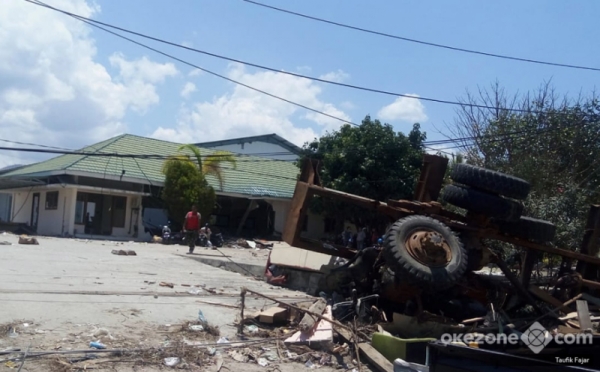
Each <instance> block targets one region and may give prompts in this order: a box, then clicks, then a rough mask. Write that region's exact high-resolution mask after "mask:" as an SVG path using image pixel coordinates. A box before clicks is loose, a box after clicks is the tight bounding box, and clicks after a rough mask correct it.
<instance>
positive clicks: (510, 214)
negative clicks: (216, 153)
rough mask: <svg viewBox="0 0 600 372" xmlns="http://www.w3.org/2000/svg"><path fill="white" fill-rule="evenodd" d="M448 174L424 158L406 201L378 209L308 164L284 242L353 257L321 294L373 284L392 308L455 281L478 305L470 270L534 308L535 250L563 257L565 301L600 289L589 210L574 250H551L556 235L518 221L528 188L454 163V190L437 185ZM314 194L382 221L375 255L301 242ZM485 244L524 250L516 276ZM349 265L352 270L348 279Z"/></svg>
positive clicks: (542, 225)
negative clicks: (497, 273) (492, 270)
mask: <svg viewBox="0 0 600 372" xmlns="http://www.w3.org/2000/svg"><path fill="white" fill-rule="evenodd" d="M447 167H448V159H446V158H444V157H440V156H435V155H425V156H424V161H423V167H422V170H421V175H420V178H419V181H418V184H417V187H416V191H415V196H414V200H413V201H411V200H388V201H387V202H385V203H384V202H381V201H376V200H372V199H368V198H363V197H360V196H357V195H351V194H347V193H344V192H340V191H337V190H332V189H328V188H324V187H322V185H321V183H320V179H319V175H318V163H317V162H316V161H314V160H306V161H305V163H304V164H303V169H302V172H301V175H300V178H299V180H298V182H297V185H296V190H295V193H294V197H293V200H292V207H291V209H290V212H289V215H288V219H287V222H286V228H285V231H284V234H283V237H284V240H285V241H286V242H287V243H288V244H290V245H291V246H294V247H298V248H302V249H306V250H310V251H315V252H319V253H324V254H329V255H332V256H338V257H343V258H347V259H350V260H351V264H349V265H347V266H346V267H344V270H341V271H342V272H340V270H337V271H338V274H339V275H337V276H336V275H333V274H335V273H330V274H329V275H328V276H327V280H326V282H325V283H324V284H323V285H322V289H323V290H327V289H333V288H334V287H336V288H337V287H339V286H343V284H344V283H345V282H347V281H348V280H351V281H353V282H354V283H353V286H356V285H358V286H359V287H360V284H357V282H362V284H363V287H362V288H358V289H359V290H361V289H362V292H363V293H365V292H372V291H371V286H372V282H373V280H375V282H378V284H379V285H380V286H381V287H382V288H379V289H378V290H380V291H381V293H382V297H384V298H387V299H389V300H391V301H393V302H399V303H405V302H407V300H409V299H411V298H415V299H416V300H417V302H418V303H419V305H421V297H423V296H421V295H422V294H424V293H437V294H439V295H440V296H443V295H444V294H448V295H450V294H451V291H449V289H451V288H452V287H456V286H459V287H460V286H461V283H462V284H463V285H462V287H464V288H469V290H467V291H466V292H469V291H470V293H469V296H471V297H477V296H480V297H481V296H484V297H486V300H485V301H483V300H484V299H483V298H482V299H481V300H482V301H481V302H487V303H489V300H490V298H489V297H490V293H489V291H487V290H486V289H485V287H488V288H489V287H490V286H486V285H485V283H483V284H481V277H477V276H473V275H472V273H473V272H475V271H477V270H479V269H481V268H483V267H484V266H486V265H488V264H489V263H494V264H496V265H498V267H499V268H500V269H501V270H502V272H503V273H504V274H505V278H504V279H506V280H507V281H508V284H509V286H510V287H511V290H513V291H516V293H517V295H518V296H519V297H520V298H521V299H522V300H524V301H525V302H527V303H530V304H531V305H532V306H534V307H536V308H537V306H536V304H535V301H534V300H533V298H532V297H531V292H535V291H532V290H530V289H531V288H530V283H529V280H530V276H531V272H532V268H533V266H534V264H535V262H536V260H537V257H538V255H537V254H538V253H539V252H546V253H549V254H554V255H558V256H561V257H562V258H563V262H562V266H561V268H562V269H561V270H563V271H562V272H561V273H559V275H564V276H569V275H570V276H569V278H571V279H572V278H573V277H575V281H576V285H573V283H572V282H573V280H570V281H569V280H566V279H564V280H563V281H562V282H569V283H570V284H569V288H567V293H566V295H568V294H569V293H568V291H569V290H573V288H581V286H584V287H587V288H589V289H592V290H598V289H600V284H599V283H598V282H597V279H598V278H597V275H598V267H600V258H597V255H598V244H597V243H598V236H599V235H600V234H599V232H600V213H598V209H599V208H598V207H597V206H592V210H591V212H590V221H589V226H588V230H587V231H586V232H585V236H584V237H583V240H584V242H583V245H582V248H581V251H580V252H573V251H569V250H565V249H560V248H556V247H553V246H551V245H549V243H551V242H552V240H553V239H554V235H555V232H556V227H555V226H554V225H553V224H552V223H551V222H548V221H542V220H538V219H535V218H531V217H527V216H523V205H522V204H521V200H523V199H525V198H527V196H528V194H529V191H530V184H529V183H528V182H527V181H525V180H522V179H520V178H516V177H513V176H510V175H506V174H502V173H499V172H495V171H492V170H489V169H485V168H479V167H475V166H472V165H467V164H454V165H453V167H452V169H451V172H450V178H451V179H452V184H449V185H446V186H445V187H443V183H444V176H445V173H446V169H447ZM442 187H443V190H442ZM315 195H318V196H320V197H323V198H334V199H337V200H340V201H343V202H347V203H351V204H354V205H357V206H361V207H364V208H367V209H370V210H374V211H376V212H377V213H380V214H383V215H386V216H388V217H389V218H390V222H391V225H390V227H389V229H388V231H387V232H386V234H385V238H384V244H383V248H382V249H381V250H376V251H374V252H370V253H369V252H356V251H353V250H351V249H347V248H345V247H342V246H336V245H331V244H325V245H324V244H323V243H322V242H320V241H316V240H311V239H306V238H304V237H302V236H301V230H302V221H303V219H304V216H305V215H306V213H307V209H308V206H309V202H310V200H311V198H312V197H313V196H315ZM438 198H441V199H442V200H443V201H445V202H446V203H448V204H452V205H454V206H457V207H459V208H461V209H464V210H466V211H467V213H466V214H465V215H462V214H459V213H455V212H452V211H449V210H447V209H445V208H443V206H442V204H441V203H439V202H438ZM486 240H498V241H502V242H506V243H511V244H513V245H514V246H516V247H521V248H522V249H524V250H525V252H526V254H525V259H524V260H523V261H522V265H521V270H520V277H517V276H515V274H514V273H513V272H512V271H511V270H510V269H509V267H508V265H507V263H506V262H505V261H504V260H503V259H502V258H501V257H499V256H498V255H496V254H494V253H493V252H492V251H491V250H489V249H488V248H487V247H486V246H485V244H483V242H484V241H486ZM369 256H370V257H369ZM357 259H358V260H359V261H361V263H362V269H360V270H359V269H357V268H356V267H357V265H356V262H355V261H356V260H357ZM575 261H577V269H576V272H575V273H573V272H572V271H573V270H571V268H572V265H573V263H574V262H575ZM365 267H366V268H367V269H366V270H365ZM352 268H355V271H354V272H352V270H351V269H352ZM334 271H336V270H334ZM573 274H575V275H574V276H573ZM344 275H345V277H344ZM386 277H387V279H386ZM479 284H481V285H479ZM559 285H560V281H559ZM493 287H494V288H497V287H498V286H497V285H494V286H493ZM477 288H479V289H481V291H480V292H479V293H476V292H478V289H477ZM355 289H356V287H355ZM461 293H463V294H464V293H465V291H462V292H461ZM452 295H454V294H452ZM419 308H421V306H419ZM538 310H539V309H538Z"/></svg>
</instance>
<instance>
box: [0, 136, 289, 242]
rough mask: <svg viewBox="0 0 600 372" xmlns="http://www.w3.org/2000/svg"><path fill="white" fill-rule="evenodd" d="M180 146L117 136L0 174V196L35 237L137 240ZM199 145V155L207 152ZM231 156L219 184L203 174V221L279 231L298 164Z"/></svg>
mask: <svg viewBox="0 0 600 372" xmlns="http://www.w3.org/2000/svg"><path fill="white" fill-rule="evenodd" d="M180 145H181V144H178V143H173V142H167V141H161V140H157V139H152V138H146V137H140V136H135V135H130V134H124V135H120V136H117V137H114V138H110V139H108V140H106V141H103V142H100V143H97V144H94V145H91V146H88V147H85V148H83V149H81V150H79V151H77V152H76V153H70V154H66V155H60V156H57V157H55V158H52V159H49V160H46V161H42V162H39V163H36V164H31V165H26V166H20V167H17V168H13V169H8V170H5V171H0V193H4V194H9V195H12V202H11V207H10V213H9V214H10V217H11V218H10V222H14V223H26V224H28V225H29V226H30V227H31V229H32V230H34V231H37V233H38V234H40V235H61V236H64V235H75V236H88V235H104V236H113V237H123V238H126V237H131V238H134V237H141V235H142V234H143V233H145V232H146V230H147V229H148V228H149V227H157V226H158V225H157V224H154V225H153V222H152V221H149V220H151V218H150V217H148V216H149V215H150V210H151V209H156V208H160V205H161V204H160V190H161V187H162V186H163V182H164V175H163V174H162V172H161V169H162V165H163V163H164V158H165V157H167V156H170V155H174V154H177V152H178V148H179V146H180ZM200 150H201V153H202V155H203V156H206V155H210V154H211V153H213V152H214V150H210V149H204V148H200ZM124 154H126V155H136V157H123V156H122V155H124ZM117 155H121V156H117ZM236 158H237V164H236V167H232V166H231V165H230V164H227V163H224V164H223V165H222V168H223V175H224V185H223V188H222V189H220V188H219V183H218V182H217V180H216V179H215V178H214V177H212V176H210V175H209V176H207V181H208V183H209V184H210V185H211V186H213V187H214V189H215V191H216V192H217V195H218V208H217V209H216V211H215V215H213V216H212V221H211V224H213V225H217V226H220V227H221V228H222V229H224V230H226V231H228V229H229V231H230V232H232V233H233V232H235V231H231V230H237V227H238V226H239V224H240V222H241V221H242V220H245V221H246V222H245V224H244V225H243V226H242V229H246V230H247V231H248V232H253V233H266V232H268V231H275V232H279V233H281V232H282V231H283V226H284V225H285V218H286V217H287V210H288V209H289V205H290V203H291V198H292V196H293V193H294V188H295V185H296V178H297V176H298V173H299V170H298V168H297V167H296V165H295V164H293V162H289V161H280V160H279V161H278V160H272V159H267V158H264V157H258V156H247V155H243V154H236ZM146 212H148V213H146ZM244 215H246V217H247V218H243V216H244ZM155 222H156V221H155Z"/></svg>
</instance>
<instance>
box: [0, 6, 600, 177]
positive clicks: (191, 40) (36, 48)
mask: <svg viewBox="0 0 600 372" xmlns="http://www.w3.org/2000/svg"><path fill="white" fill-rule="evenodd" d="M46 2H47V3H48V4H50V5H53V6H56V7H58V8H62V9H66V10H69V11H72V12H74V13H77V14H81V15H85V16H90V17H92V18H94V19H97V20H99V21H103V22H106V23H111V24H114V25H118V26H121V27H124V28H129V29H132V30H135V31H139V32H142V33H146V34H149V35H152V36H156V37H159V38H163V39H167V40H170V41H173V42H177V43H181V44H185V45H189V46H192V47H194V48H198V49H202V50H206V51H209V52H213V53H217V54H222V55H225V56H228V57H233V58H237V59H240V60H245V61H249V62H254V63H258V64H262V65H267V66H270V67H274V68H277V69H281V70H286V71H294V72H300V73H303V74H306V75H310V76H325V77H326V78H335V79H336V80H338V81H344V82H347V83H349V84H354V85H361V86H366V87H371V88H378V89H383V90H388V91H394V92H398V93H405V94H416V95H419V96H423V97H431V98H439V99H446V100H456V99H457V98H460V97H463V96H464V94H465V91H466V90H470V91H475V90H476V89H477V88H478V87H487V86H489V85H490V84H492V83H494V82H495V81H496V80H498V81H499V82H500V84H501V85H503V86H504V87H505V88H506V89H507V90H508V91H509V92H511V93H512V92H514V93H516V92H525V91H527V90H534V89H536V88H537V87H539V86H540V84H542V83H543V82H544V81H547V80H552V84H553V86H554V87H555V88H556V89H557V91H558V92H559V93H561V94H566V93H568V94H572V95H577V94H579V93H580V92H581V93H583V94H589V93H590V92H592V91H593V89H594V88H595V86H596V81H597V77H599V76H600V72H594V71H585V70H575V69H568V68H560V67H552V66H542V65H536V64H529V63H523V62H516V61H509V60H501V59H497V58H490V57H484V56H477V55H472V54H465V53H460V52H454V51H449V50H444V49H438V48H433V47H429V46H424V45H418V44H413V43H408V42H404V41H399V40H393V39H389V38H384V37H381V36H376V35H370V34H366V33H361V32H358V31H352V30H348V29H344V28H340V27H337V26H333V25H327V24H323V23H318V22H315V21H311V20H307V19H303V18H299V17H296V16H293V15H288V14H284V13H280V12H276V11H273V10H269V9H265V8H262V7H258V6H256V5H252V4H249V3H246V2H243V1H241V0H219V1H216V0H193V1H192V0H178V1H173V2H165V1H156V0H144V1H142V0H128V1H118V2H117V1H108V0H97V1H96V2H95V3H94V2H91V1H84V0H47V1H46ZM262 2H264V3H266V4H270V5H274V6H279V7H283V8H286V9H289V10H293V11H297V12H301V13H306V14H309V15H313V16H317V17H322V18H326V19H330V20H333V21H338V22H341V23H347V24H351V25H355V26H359V27H363V28H368V29H373V30H377V31H381V32H387V33H390V34H396V35H400V36H404V37H409V38H414V39H420V40H425V41H430V42H435V43H440V44H448V45H452V46H457V47H462V48H468V49H475V50H481V51H486V52H492V53H498V54H506V55H512V56H517V57H523V58H532V59H538V60H544V61H552V62H559V63H568V64H578V65H585V66H592V67H600V63H599V62H600V61H599V56H600V54H599V53H598V51H597V47H596V41H597V40H598V39H600V29H599V28H598V27H597V26H595V24H596V18H597V15H598V14H600V2H598V1H594V0H582V1H577V2H562V1H560V2H559V1H542V0H536V1H529V2H522V1H511V0H509V1H503V2H485V6H483V3H482V2H481V1H474V0H471V1H466V0H465V1H458V2H447V1H442V0H432V1H427V2H424V1H416V0H412V1H392V0H385V1H384V0H372V1H369V2H368V3H367V2H358V1H338V0H331V1H322V0H320V1H317V0H303V1H302V2H290V1H288V2H283V1H274V0H262ZM7 4H9V6H5V7H3V8H2V9H0V21H1V22H2V24H4V25H8V27H5V32H3V33H0V48H1V49H3V50H4V52H0V54H3V53H6V56H8V57H10V58H8V57H7V58H8V61H4V62H0V92H1V93H2V94H3V96H2V97H4V98H2V99H0V138H2V139H13V140H19V141H24V142H34V143H44V144H47V145H52V146H62V147H69V148H78V147H81V146H83V145H86V144H90V143H94V142H96V141H99V140H102V139H106V138H109V137H111V136H113V135H116V134H119V133H123V132H128V133H133V134H138V135H144V136H154V137H157V138H163V139H167V140H174V141H179V142H192V141H202V140H207V141H208V140H218V139H223V138H231V137H238V136H245V135H256V134H264V133H272V132H278V133H279V134H280V135H283V136H284V137H286V138H288V139H289V140H291V141H293V142H296V143H298V144H301V142H303V141H304V140H306V139H309V138H311V137H312V136H314V135H320V134H322V133H323V131H324V130H331V129H335V128H336V127H337V126H338V125H339V123H336V122H335V121H333V120H331V119H325V118H318V117H315V116H314V115H312V114H309V115H307V114H308V113H307V112H306V111H304V110H303V109H296V108H294V107H292V106H289V105H288V104H285V103H281V102H276V101H275V100H273V99H272V98H267V97H264V96H261V95H260V94H258V93H254V92H251V91H248V90H247V89H246V88H240V87H238V88H236V87H235V86H234V84H232V83H229V82H226V81H223V80H221V79H219V78H216V77H213V76H210V75H208V74H205V73H202V74H199V75H191V76H190V74H189V73H190V71H191V70H192V69H191V68H190V67H188V66H185V65H181V64H179V63H178V62H174V61H171V60H169V59H168V58H166V57H163V56H160V55H157V54H155V53H153V52H151V51H148V50H145V49H142V48H141V47H139V46H136V45H133V44H130V43H128V42H126V41H123V40H119V39H117V38H115V37H114V36H112V35H109V34H105V33H104V32H103V31H100V30H93V31H90V27H89V26H86V25H82V24H80V23H78V22H77V21H75V20H72V19H69V18H68V17H66V16H64V15H61V14H56V13H54V12H52V11H51V10H47V9H41V8H39V7H37V6H35V5H32V4H29V3H25V2H24V1H23V0H7ZM14 12H19V14H20V17H21V16H22V17H23V19H20V18H19V17H14V14H11V13H14ZM2 13H4V15H3V14H2ZM141 41H142V42H144V43H148V44H150V45H152V46H154V47H156V48H158V49H160V50H163V51H165V52H168V53H172V54H174V55H175V56H177V57H179V58H181V59H184V60H188V61H190V62H192V63H194V64H198V65H200V66H202V67H204V68H206V69H209V70H211V71H214V72H217V73H219V74H223V75H227V76H229V77H232V78H235V79H239V80H241V81H243V82H245V83H247V84H249V85H253V86H256V87H258V88H261V89H264V90H267V91H269V92H272V93H274V94H278V95H282V96H283V97H284V98H288V99H290V100H293V101H299V102H300V103H303V104H305V105H308V106H311V107H315V108H316V109H319V110H324V111H326V112H328V113H331V114H332V115H335V116H341V117H343V118H345V119H349V120H351V121H353V122H360V120H361V119H362V118H364V116H365V115H367V114H370V115H371V116H372V117H374V118H379V117H383V119H382V121H386V122H389V123H390V124H393V125H394V127H395V128H396V129H397V130H398V131H403V132H406V131H408V130H410V128H411V126H412V123H413V122H414V121H419V122H420V123H421V125H422V128H423V129H424V130H425V131H426V132H427V133H428V139H429V140H437V139H443V138H444V137H443V136H442V135H441V134H439V133H436V132H437V129H439V130H442V131H443V132H445V133H447V132H448V131H447V130H446V128H445V127H446V125H451V123H452V121H453V118H454V117H455V110H456V107H453V106H449V105H443V104H437V103H431V102H421V104H418V103H417V102H416V101H414V100H411V99H404V100H401V101H399V102H396V103H395V104H394V105H393V106H391V107H388V108H387V109H386V110H383V111H382V109H383V108H384V107H386V106H388V105H390V104H393V103H394V101H395V97H392V96H385V95H380V94H374V93H368V92H360V91H355V90H352V89H347V88H342V87H336V86H331V85H327V84H322V83H312V82H307V81H302V80H300V79H296V78H291V77H289V76H281V75H280V74H274V73H265V72H264V71H262V70H259V69H255V68H251V67H245V68H244V67H242V66H239V65H232V64H230V63H229V62H227V61H223V60H219V59H215V58H213V57H209V56H205V55H201V54H197V53H193V52H189V51H185V50H182V49H178V48H175V47H171V46H165V45H161V44H157V43H154V42H149V41H146V40H141ZM0 57H2V55H0ZM17 57H18V58H17ZM0 60H1V58H0ZM40 66H42V67H40ZM32 71H35V73H33V72H32ZM186 85H187V87H188V89H187V94H182V93H184V92H183V90H184V87H185V86H186ZM192 87H194V89H192ZM31 102H35V104H33V103H31ZM3 121H4V124H3ZM3 128H4V129H3ZM436 128H437V129H436ZM6 154H7V153H5V154H4V157H1V156H2V154H0V165H3V164H2V163H13V162H16V161H28V158H27V157H26V155H23V154H17V153H8V154H9V155H6Z"/></svg>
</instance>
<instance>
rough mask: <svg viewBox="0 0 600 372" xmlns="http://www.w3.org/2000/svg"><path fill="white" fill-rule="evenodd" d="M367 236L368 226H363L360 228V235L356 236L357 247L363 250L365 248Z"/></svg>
mask: <svg viewBox="0 0 600 372" xmlns="http://www.w3.org/2000/svg"><path fill="white" fill-rule="evenodd" d="M366 238H367V228H366V227H363V228H362V229H360V231H359V232H358V235H357V237H356V249H358V250H359V251H361V250H363V249H364V248H365V239H366Z"/></svg>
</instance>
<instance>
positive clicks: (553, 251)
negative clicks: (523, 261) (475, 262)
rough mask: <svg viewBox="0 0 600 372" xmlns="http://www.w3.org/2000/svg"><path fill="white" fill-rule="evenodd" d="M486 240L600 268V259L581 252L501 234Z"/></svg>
mask: <svg viewBox="0 0 600 372" xmlns="http://www.w3.org/2000/svg"><path fill="white" fill-rule="evenodd" d="M485 238H486V239H494V240H499V241H502V242H506V243H511V244H514V245H516V246H519V247H523V248H529V249H535V250H538V251H542V252H546V253H550V254H555V255H557V256H561V257H568V258H572V259H575V260H579V261H583V262H588V263H590V264H593V265H596V266H600V258H598V257H592V256H588V255H586V254H582V253H579V252H573V251H568V250H566V249H562V248H554V247H550V246H548V245H543V244H538V243H534V242H530V241H527V240H523V239H519V238H514V237H511V236H506V235H502V234H500V233H493V232H490V233H489V234H485Z"/></svg>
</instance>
